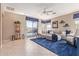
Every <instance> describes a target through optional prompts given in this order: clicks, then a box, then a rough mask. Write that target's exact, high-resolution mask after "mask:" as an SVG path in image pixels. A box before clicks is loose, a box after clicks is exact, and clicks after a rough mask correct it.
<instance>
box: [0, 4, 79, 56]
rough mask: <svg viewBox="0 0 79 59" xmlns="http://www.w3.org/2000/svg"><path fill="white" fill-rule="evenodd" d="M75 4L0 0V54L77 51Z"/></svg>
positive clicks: (78, 16)
mask: <svg viewBox="0 0 79 59" xmlns="http://www.w3.org/2000/svg"><path fill="white" fill-rule="evenodd" d="M78 6H79V4H77V3H38V4H35V3H33V4H32V3H29V4H28V3H2V4H1V10H2V11H1V18H2V20H1V21H2V33H1V35H2V40H0V45H1V46H2V47H1V48H0V49H1V55H3V56H4V55H8V56H10V55H15V56H16V55H23V56H24V55H25V56H27V55H30V56H31V55H32V56H38V55H40V56H44V55H45V56H47V55H49V56H57V55H59V56H72V55H74V56H76V55H79V53H78V54H77V53H76V52H77V50H78V47H77V45H76V44H77V39H78V38H79V30H78V29H79V27H78V25H79V20H78V19H79V8H78ZM59 8H60V9H59ZM1 21H0V22H1ZM0 28H1V27H0ZM0 31H1V30H0ZM1 35H0V36H1ZM74 38H75V39H74ZM61 39H64V40H61ZM51 42H52V43H51ZM74 42H75V43H74ZM62 45H63V46H62ZM65 47H66V48H65ZM18 48H19V49H18ZM60 48H61V49H60ZM34 49H35V50H34ZM41 50H43V52H41ZM62 51H64V52H63V53H62ZM69 51H70V52H69ZM72 51H73V52H72Z"/></svg>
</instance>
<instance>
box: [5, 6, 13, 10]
mask: <svg viewBox="0 0 79 59" xmlns="http://www.w3.org/2000/svg"><path fill="white" fill-rule="evenodd" d="M6 9H8V10H11V11H14V8H12V7H8V6H7V7H6Z"/></svg>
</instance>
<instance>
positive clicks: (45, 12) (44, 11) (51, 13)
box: [42, 8, 56, 15]
mask: <svg viewBox="0 0 79 59" xmlns="http://www.w3.org/2000/svg"><path fill="white" fill-rule="evenodd" d="M42 13H43V14H46V15H54V14H56V12H54V11H53V10H49V9H47V8H44V9H43V12H42Z"/></svg>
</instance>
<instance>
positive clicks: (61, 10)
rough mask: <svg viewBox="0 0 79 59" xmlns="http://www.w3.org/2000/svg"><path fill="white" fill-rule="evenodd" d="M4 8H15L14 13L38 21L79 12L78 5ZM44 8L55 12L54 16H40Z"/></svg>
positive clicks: (39, 5)
mask: <svg viewBox="0 0 79 59" xmlns="http://www.w3.org/2000/svg"><path fill="white" fill-rule="evenodd" d="M3 5H4V7H5V6H10V7H12V8H15V11H16V12H21V13H23V14H25V15H27V16H32V17H36V18H39V19H51V18H54V17H57V16H61V15H64V14H67V13H71V12H75V11H79V3H6V4H3ZM44 8H48V9H49V10H53V11H54V12H56V14H54V15H45V14H42V11H43V9H44Z"/></svg>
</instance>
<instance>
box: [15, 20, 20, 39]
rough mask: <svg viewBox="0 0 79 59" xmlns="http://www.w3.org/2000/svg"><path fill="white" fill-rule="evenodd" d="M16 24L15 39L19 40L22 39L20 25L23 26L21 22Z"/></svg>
mask: <svg viewBox="0 0 79 59" xmlns="http://www.w3.org/2000/svg"><path fill="white" fill-rule="evenodd" d="M14 24H15V39H16V40H17V39H21V34H20V32H21V31H20V25H21V23H20V21H15V22H14Z"/></svg>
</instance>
